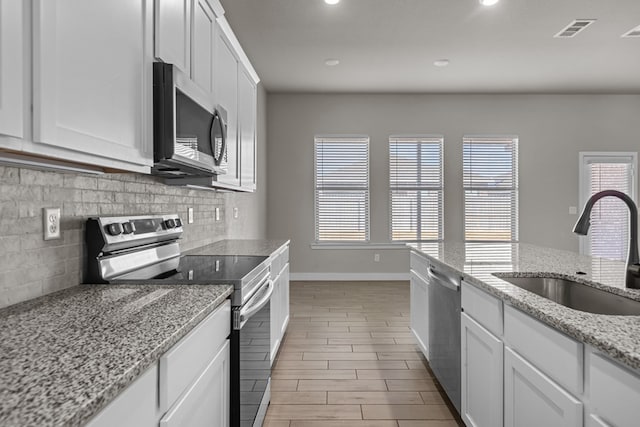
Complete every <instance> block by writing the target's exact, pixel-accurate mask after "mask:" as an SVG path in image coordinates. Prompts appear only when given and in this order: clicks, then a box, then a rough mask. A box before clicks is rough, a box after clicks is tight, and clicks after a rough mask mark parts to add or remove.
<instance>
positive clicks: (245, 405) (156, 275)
mask: <svg viewBox="0 0 640 427" xmlns="http://www.w3.org/2000/svg"><path fill="white" fill-rule="evenodd" d="M182 232H183V224H182V221H181V220H180V218H179V217H178V215H176V214H171V215H143V216H126V217H122V216H120V217H98V218H89V219H88V220H87V224H86V252H87V256H86V266H85V278H84V282H85V283H113V284H116V283H144V284H153V283H157V284H180V285H210V284H230V285H233V286H234V292H233V295H232V299H231V305H232V316H233V318H232V331H231V343H230V344H231V366H230V367H231V378H230V379H231V381H230V383H231V390H230V396H231V398H230V402H231V408H230V410H231V426H233V427H236V426H242V427H245V426H247V427H259V426H261V425H262V422H263V420H264V416H265V415H266V411H267V406H268V404H269V399H270V395H271V392H270V390H271V387H270V382H271V362H270V354H269V350H270V345H269V343H270V338H271V337H270V329H271V327H270V305H271V304H270V299H271V294H272V293H273V283H272V282H271V279H270V274H269V273H270V272H269V261H268V257H266V256H235V255H226V256H208V255H181V253H180V245H179V244H178V239H180V237H181V235H182Z"/></svg>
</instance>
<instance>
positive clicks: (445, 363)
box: [428, 263, 461, 413]
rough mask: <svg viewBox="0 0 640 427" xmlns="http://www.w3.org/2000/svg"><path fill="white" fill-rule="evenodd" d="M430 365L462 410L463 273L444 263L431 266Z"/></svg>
mask: <svg viewBox="0 0 640 427" xmlns="http://www.w3.org/2000/svg"><path fill="white" fill-rule="evenodd" d="M428 272H429V287H428V295H429V365H430V366H431V370H432V371H433V373H434V374H435V376H436V378H438V381H439V382H440V385H442V388H443V389H444V391H445V392H446V393H447V396H449V399H450V400H451V402H452V403H453V405H454V406H455V407H456V409H457V410H458V413H460V393H461V391H460V311H461V301H460V281H461V277H460V274H459V273H456V272H455V271H454V270H452V269H449V268H447V267H445V266H442V265H441V264H433V263H431V265H430V266H429V270H428Z"/></svg>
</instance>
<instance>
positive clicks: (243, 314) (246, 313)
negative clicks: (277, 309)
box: [234, 279, 275, 329]
mask: <svg viewBox="0 0 640 427" xmlns="http://www.w3.org/2000/svg"><path fill="white" fill-rule="evenodd" d="M266 283H267V286H266V290H265V291H264V294H263V296H262V297H261V298H260V299H259V300H258V301H257V302H253V301H249V304H247V306H246V307H243V308H242V309H241V310H240V316H239V319H238V323H239V325H234V327H235V326H237V327H235V329H242V326H243V325H244V324H245V323H246V322H247V320H249V318H251V316H253V315H254V314H256V313H257V312H258V311H260V310H262V308H263V307H264V306H265V305H267V303H268V302H269V300H270V299H271V295H272V294H273V290H274V289H275V286H273V281H272V280H271V279H267V281H266ZM263 286H264V285H263ZM256 295H257V293H256Z"/></svg>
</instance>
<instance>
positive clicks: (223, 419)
mask: <svg viewBox="0 0 640 427" xmlns="http://www.w3.org/2000/svg"><path fill="white" fill-rule="evenodd" d="M229 357H230V354H229V341H228V340H227V341H226V343H225V344H224V346H223V347H222V349H221V350H220V352H219V353H218V354H217V355H216V356H215V357H214V359H213V360H212V361H211V363H210V364H209V365H208V366H207V368H206V369H205V370H204V372H203V373H202V375H200V377H199V378H198V379H197V380H196V382H195V383H194V384H193V385H192V386H191V388H189V390H188V391H187V392H186V393H185V394H184V395H183V396H182V398H181V399H180V400H178V402H177V403H176V404H175V405H174V406H173V407H172V408H171V409H170V410H169V412H167V413H166V414H165V416H164V417H163V418H162V419H161V420H160V426H161V427H182V426H194V427H197V426H227V425H229V375H230V368H229Z"/></svg>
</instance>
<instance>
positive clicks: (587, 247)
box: [580, 152, 637, 261]
mask: <svg viewBox="0 0 640 427" xmlns="http://www.w3.org/2000/svg"><path fill="white" fill-rule="evenodd" d="M636 164H637V154H636V153H588V152H584V153H580V207H583V206H584V204H585V203H586V202H587V200H588V199H589V197H591V196H592V195H594V194H595V193H597V192H599V191H602V190H618V191H621V192H623V193H625V194H627V195H628V196H629V197H631V198H632V199H633V200H634V201H635V200H636V194H635V185H634V178H633V176H634V170H635V168H636ZM628 236H629V209H628V208H627V205H625V203H624V202H623V201H622V200H619V199H617V198H615V197H605V198H603V199H600V200H599V201H598V202H597V203H596V204H595V205H594V206H593V210H592V211H591V227H590V228H589V234H588V235H587V236H585V237H581V238H580V251H581V252H582V253H586V254H588V255H593V256H599V257H604V258H610V259H615V260H620V261H624V260H626V257H627V246H628V244H629V237H628Z"/></svg>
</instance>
